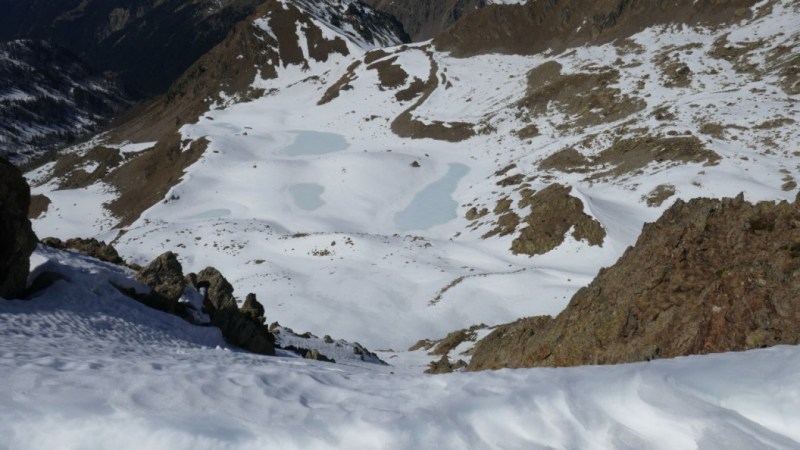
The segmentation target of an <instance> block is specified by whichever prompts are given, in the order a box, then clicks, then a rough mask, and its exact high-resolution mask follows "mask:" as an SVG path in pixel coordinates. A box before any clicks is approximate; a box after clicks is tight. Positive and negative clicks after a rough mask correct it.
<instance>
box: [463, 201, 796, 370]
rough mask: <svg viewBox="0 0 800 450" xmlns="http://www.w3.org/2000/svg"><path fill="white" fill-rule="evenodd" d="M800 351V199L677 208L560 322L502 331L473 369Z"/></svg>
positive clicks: (482, 349)
mask: <svg viewBox="0 0 800 450" xmlns="http://www.w3.org/2000/svg"><path fill="white" fill-rule="evenodd" d="M798 343H800V198H798V199H797V200H795V202H794V203H788V202H781V203H777V204H775V203H769V202H762V203H758V204H751V203H748V202H745V201H744V200H743V198H742V196H739V197H737V198H735V199H724V200H709V199H695V200H692V201H690V202H688V203H687V202H683V201H680V200H679V201H677V202H676V203H675V204H674V205H673V206H672V207H671V208H670V209H669V210H667V211H666V212H665V213H664V215H663V216H662V217H661V218H660V219H659V220H658V221H656V222H655V223H652V224H647V225H645V226H644V228H643V230H642V235H641V236H640V237H639V239H638V241H637V242H636V245H635V246H633V247H631V248H629V249H628V250H627V251H626V252H625V254H624V255H623V256H622V257H621V258H620V260H619V261H618V262H617V263H616V264H615V265H614V266H612V267H610V268H608V269H603V270H601V271H600V274H599V275H598V276H597V278H596V279H595V280H594V281H593V282H592V283H591V284H590V285H589V286H588V287H586V288H583V289H581V290H580V291H578V293H577V294H575V296H574V297H573V298H572V300H571V301H570V304H569V306H567V308H566V309H565V310H564V311H563V312H562V313H561V314H559V315H558V317H556V318H555V319H551V318H547V317H534V318H528V319H521V320H519V321H517V322H515V323H513V324H509V325H504V326H501V327H499V328H498V329H497V330H495V331H494V332H493V333H492V334H491V335H489V336H487V338H486V339H484V340H483V341H481V342H480V343H479V344H478V345H477V346H476V350H475V356H474V357H473V359H472V361H471V363H470V366H469V370H483V369H497V368H501V367H532V366H551V367H552V366H575V365H582V364H616V363H625V362H634V361H643V360H650V359H653V358H671V357H676V356H681V355H690V354H704V353H712V352H725V351H736V350H747V349H752V348H759V347H768V346H772V345H778V344H798Z"/></svg>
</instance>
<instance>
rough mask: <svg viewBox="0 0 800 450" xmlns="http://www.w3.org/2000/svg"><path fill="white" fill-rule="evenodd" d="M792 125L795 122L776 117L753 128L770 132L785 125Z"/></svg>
mask: <svg viewBox="0 0 800 450" xmlns="http://www.w3.org/2000/svg"><path fill="white" fill-rule="evenodd" d="M794 123H795V120H794V119H791V118H789V117H776V118H774V119H769V120H765V121H764V122H761V123H760V124H758V125H756V126H755V127H753V128H755V129H757V130H772V129H774V128H780V127H783V126H786V125H794Z"/></svg>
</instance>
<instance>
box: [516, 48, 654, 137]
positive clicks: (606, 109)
mask: <svg viewBox="0 0 800 450" xmlns="http://www.w3.org/2000/svg"><path fill="white" fill-rule="evenodd" d="M561 68H562V67H561V64H559V63H558V62H556V61H549V62H546V63H544V64H542V65H540V66H538V67H536V68H534V69H533V70H531V71H530V72H529V73H528V89H527V92H526V94H525V97H524V98H522V99H521V100H520V101H519V102H518V106H520V107H522V108H525V109H526V110H527V111H528V112H529V113H530V114H533V115H544V114H546V113H547V109H548V107H550V106H551V105H552V104H555V105H557V107H558V108H559V109H560V110H561V111H562V112H563V113H564V114H567V115H568V116H575V117H574V119H572V120H570V121H569V124H568V125H566V124H565V125H564V126H569V127H586V126H590V125H597V124H601V123H607V122H614V121H617V120H621V119H624V118H625V117H627V116H629V115H631V114H633V113H635V112H638V111H641V110H642V109H644V107H645V106H647V104H646V103H645V102H644V100H642V99H639V98H634V97H631V96H629V95H627V94H625V95H623V94H622V92H621V90H620V89H619V88H616V87H613V85H614V84H616V83H617V82H619V77H620V74H619V71H617V70H615V69H612V68H609V67H604V68H598V69H596V70H593V71H592V72H585V73H583V72H581V73H572V74H563V73H561Z"/></svg>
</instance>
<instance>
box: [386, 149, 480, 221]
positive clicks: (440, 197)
mask: <svg viewBox="0 0 800 450" xmlns="http://www.w3.org/2000/svg"><path fill="white" fill-rule="evenodd" d="M468 172H469V167H467V166H465V165H464V164H450V169H449V170H448V171H447V174H446V175H445V176H443V177H442V178H440V179H439V180H436V181H434V182H433V183H431V184H429V185H427V186H426V187H425V188H424V189H422V190H421V191H419V192H418V193H417V195H415V196H414V199H413V200H411V203H410V204H409V205H408V206H407V207H406V209H404V210H402V211H400V212H399V213H397V214H396V215H395V216H394V223H395V225H396V226H397V228H398V229H399V230H401V231H408V230H426V229H428V228H431V227H433V226H435V225H441V224H443V223H447V222H449V221H451V220H453V219H455V218H456V210H457V208H458V203H456V201H455V200H453V193H454V192H455V190H456V187H457V186H458V182H459V181H460V180H461V178H463V177H464V175H466V174H467V173H468Z"/></svg>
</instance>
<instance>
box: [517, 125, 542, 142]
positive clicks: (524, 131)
mask: <svg viewBox="0 0 800 450" xmlns="http://www.w3.org/2000/svg"><path fill="white" fill-rule="evenodd" d="M514 134H516V135H517V137H518V138H519V139H521V140H525V139H530V138H534V137H536V136H539V127H537V126H536V124H530V125H526V126H524V127H522V128H520V129H519V130H517V131H515V132H514Z"/></svg>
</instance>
